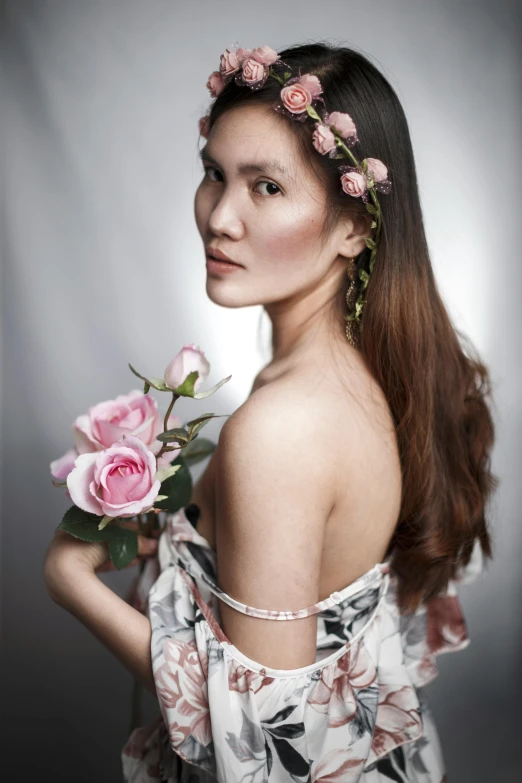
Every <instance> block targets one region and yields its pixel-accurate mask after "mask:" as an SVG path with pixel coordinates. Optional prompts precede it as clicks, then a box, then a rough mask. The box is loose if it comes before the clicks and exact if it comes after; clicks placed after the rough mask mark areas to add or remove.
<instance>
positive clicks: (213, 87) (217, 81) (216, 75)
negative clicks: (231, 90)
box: [207, 71, 225, 98]
mask: <svg viewBox="0 0 522 783" xmlns="http://www.w3.org/2000/svg"><path fill="white" fill-rule="evenodd" d="M224 86H225V82H224V81H223V77H222V76H221V74H220V72H219V71H212V73H211V74H210V76H209V77H208V81H207V90H210V95H211V96H212V98H217V96H218V95H219V93H220V92H221V90H222V89H223V87H224Z"/></svg>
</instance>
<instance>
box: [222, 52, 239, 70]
mask: <svg viewBox="0 0 522 783" xmlns="http://www.w3.org/2000/svg"><path fill="white" fill-rule="evenodd" d="M238 70H239V60H238V59H237V55H236V54H234V52H231V51H230V49H225V51H224V52H223V54H222V55H221V58H220V60H219V71H220V73H221V75H222V76H231V74H233V73H235V72H236V71H238Z"/></svg>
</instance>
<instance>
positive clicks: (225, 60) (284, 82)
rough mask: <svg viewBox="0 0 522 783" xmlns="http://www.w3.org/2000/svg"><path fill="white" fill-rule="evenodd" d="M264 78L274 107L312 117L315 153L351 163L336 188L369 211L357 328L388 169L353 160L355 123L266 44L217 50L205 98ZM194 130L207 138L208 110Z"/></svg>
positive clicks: (258, 84) (350, 317)
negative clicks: (276, 94)
mask: <svg viewBox="0 0 522 783" xmlns="http://www.w3.org/2000/svg"><path fill="white" fill-rule="evenodd" d="M276 69H278V70H279V71H280V72H279V73H278V72H277V70H276ZM269 77H270V78H272V79H275V80H276V81H277V82H279V84H280V85H281V92H280V102H279V103H277V104H276V105H275V106H274V109H275V110H276V111H278V112H280V113H281V114H285V115H286V116H287V117H290V119H292V120H296V121H298V122H304V121H305V120H307V119H312V120H314V121H315V130H314V132H313V134H312V142H313V146H314V148H315V149H316V150H317V152H320V153H321V155H328V156H329V157H330V158H348V160H350V161H351V163H352V164H353V165H342V166H339V167H338V168H339V172H340V182H341V187H342V189H343V191H344V192H345V193H347V194H348V195H349V196H353V197H354V198H361V199H362V200H363V201H364V202H365V205H366V209H367V211H368V212H369V213H370V214H371V216H372V222H371V228H372V229H375V233H374V236H373V238H370V237H366V238H365V242H366V246H367V247H368V248H370V251H371V252H370V263H369V269H368V270H365V269H362V268H361V269H359V279H360V281H361V285H360V288H359V293H358V296H357V300H356V302H355V307H354V310H353V311H352V312H350V313H348V314H347V315H346V316H345V319H346V321H347V322H348V321H354V322H356V324H357V325H358V326H359V327H360V326H361V314H362V309H363V306H364V305H365V304H366V300H365V299H364V298H363V293H364V290H365V289H366V287H367V286H368V282H369V280H370V275H371V274H372V272H373V266H374V263H375V255H376V253H377V246H378V243H379V238H380V234H381V222H382V221H381V209H380V205H379V200H378V198H377V191H379V192H380V193H389V192H390V190H391V182H390V180H389V179H388V169H387V167H386V166H385V164H384V163H383V162H382V161H381V160H379V159H378V158H364V160H362V161H358V160H357V158H356V157H355V156H354V154H353V153H352V151H351V149H350V148H351V147H353V146H354V145H355V144H357V142H358V141H359V139H358V137H357V128H356V127H355V123H354V121H353V120H352V118H351V117H350V115H349V114H346V112H339V111H334V112H331V113H328V112H327V111H326V107H325V104H324V99H323V98H322V97H321V93H322V91H323V89H322V86H321V82H320V81H319V79H318V77H317V76H315V75H314V74H311V73H305V74H303V75H301V69H299V75H298V76H294V77H292V70H291V68H290V67H289V66H288V65H287V64H286V63H285V62H283V60H281V58H280V57H279V55H278V53H277V52H276V51H274V49H271V48H270V46H259V47H258V48H257V49H243V48H240V47H239V48H237V47H232V48H229V49H226V50H225V52H224V53H223V54H222V55H221V58H220V62H219V70H218V71H213V72H212V73H211V74H210V76H209V78H208V81H207V85H206V86H207V88H208V90H209V91H210V95H211V97H213V98H217V96H218V95H219V93H220V92H221V91H222V90H223V89H224V87H225V86H226V85H227V84H228V82H229V81H231V80H232V79H234V80H235V82H236V84H238V85H240V86H244V87H249V88H250V89H251V90H260V89H261V88H262V87H263V85H264V84H265V82H266V80H267V79H268V78H269ZM199 130H200V133H201V135H202V136H203V137H204V138H208V133H209V114H206V115H204V116H203V117H201V119H200V120H199ZM353 326H355V324H353Z"/></svg>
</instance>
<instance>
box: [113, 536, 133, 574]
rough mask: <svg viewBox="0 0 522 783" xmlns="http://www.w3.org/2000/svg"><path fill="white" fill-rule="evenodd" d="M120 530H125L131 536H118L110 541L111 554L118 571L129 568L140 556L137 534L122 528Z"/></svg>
mask: <svg viewBox="0 0 522 783" xmlns="http://www.w3.org/2000/svg"><path fill="white" fill-rule="evenodd" d="M120 530H125V532H127V533H130V535H129V536H118V537H117V538H111V540H110V541H109V554H110V556H111V560H112V562H113V563H114V565H115V566H116V568H117V569H118V571H120V570H121V569H122V568H125V566H128V565H129V563H132V561H133V560H134V559H135V558H136V557H137V556H138V536H137V534H136V533H135V532H134V530H129V529H128V528H120Z"/></svg>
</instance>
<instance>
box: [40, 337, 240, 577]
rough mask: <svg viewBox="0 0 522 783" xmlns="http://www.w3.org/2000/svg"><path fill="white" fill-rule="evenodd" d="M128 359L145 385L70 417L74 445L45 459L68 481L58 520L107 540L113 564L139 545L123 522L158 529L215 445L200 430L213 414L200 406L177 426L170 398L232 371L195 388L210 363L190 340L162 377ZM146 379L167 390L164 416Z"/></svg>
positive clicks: (57, 477) (184, 498)
mask: <svg viewBox="0 0 522 783" xmlns="http://www.w3.org/2000/svg"><path fill="white" fill-rule="evenodd" d="M129 367H130V369H131V370H132V372H133V373H134V374H135V375H136V376H137V377H138V378H140V379H141V380H143V381H144V389H143V392H141V391H139V390H133V391H131V392H129V394H124V395H120V396H118V397H116V399H114V400H107V401H105V402H100V403H98V404H97V405H94V406H92V407H91V408H89V410H88V412H87V413H86V414H83V415H81V416H78V418H77V419H76V420H75V421H74V422H73V425H72V428H73V436H74V443H75V445H74V448H71V449H69V451H67V452H66V454H64V455H63V457H60V458H59V459H57V460H54V461H53V462H51V465H50V469H51V474H52V477H53V478H52V481H53V484H54V485H55V486H57V487H66V488H67V493H66V494H67V495H69V497H70V498H71V499H72V501H73V503H74V505H73V506H71V507H70V508H69V509H68V510H67V511H66V512H65V514H64V516H63V519H62V521H61V522H60V524H59V526H58V527H59V528H60V529H61V530H64V531H65V532H67V533H70V534H71V535H73V536H76V537H77V538H80V539H82V540H83V541H90V542H93V541H100V542H102V541H106V542H107V543H108V547H109V553H110V558H111V561H112V563H113V564H114V566H115V567H116V568H117V569H118V570H119V569H122V568H124V567H125V566H127V565H129V563H132V561H133V560H134V559H135V558H136V556H137V552H138V535H137V532H136V530H134V529H132V527H129V526H126V523H128V522H129V521H132V522H133V523H135V524H136V526H137V527H138V529H139V531H140V532H141V534H142V535H145V536H147V537H157V536H159V534H160V533H161V531H162V528H161V526H160V524H159V520H158V514H159V512H160V511H166V512H174V511H178V510H179V509H180V508H182V507H184V506H185V505H187V504H188V503H189V502H190V498H191V494H192V478H191V475H190V471H189V466H190V465H191V464H194V463H196V462H198V461H199V460H201V459H204V458H205V457H206V456H208V455H209V454H210V453H211V452H212V451H213V450H214V448H215V444H214V443H212V442H211V441H210V440H207V439H204V438H200V437H199V433H200V430H201V429H202V428H203V427H204V426H205V425H206V424H208V422H209V421H211V419H213V418H214V417H215V414H214V413H204V414H203V415H202V416H199V417H198V418H196V419H192V420H191V421H188V422H186V424H184V425H183V426H182V425H181V422H180V420H179V418H178V417H177V416H174V415H172V413H171V412H172V408H173V406H174V403H175V402H176V400H177V399H178V398H179V397H192V398H194V399H203V398H205V397H209V396H210V395H212V394H214V392H215V391H216V390H217V389H219V387H220V386H222V385H223V384H224V383H226V382H227V381H229V380H230V378H231V377H232V376H231V375H229V376H228V377H227V378H223V380H221V381H219V383H217V384H216V385H215V386H213V387H212V388H211V389H208V390H207V391H198V389H199V387H200V385H201V383H202V382H203V381H204V380H205V379H206V377H207V376H208V374H209V372H210V364H209V363H208V361H207V359H206V358H205V355H204V353H203V351H201V350H200V349H199V347H198V346H196V345H194V344H188V345H185V346H183V348H182V349H181V350H180V351H179V353H178V354H177V355H176V356H175V357H174V359H173V360H172V361H171V362H170V364H169V365H168V367H167V368H166V370H165V373H164V376H163V378H155V377H151V378H147V377H145V376H143V375H141V374H140V373H139V372H137V371H136V370H135V369H134V367H133V366H132V365H131V364H129ZM151 387H152V388H154V389H156V390H157V391H161V392H168V393H169V394H171V395H172V399H171V401H170V404H169V406H168V410H167V412H166V414H165V416H164V417H162V415H161V414H160V412H159V410H158V405H157V402H156V400H155V399H154V398H153V397H152V396H151V395H149V390H150V388H151ZM143 566H144V563H141V567H142V568H143Z"/></svg>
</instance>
